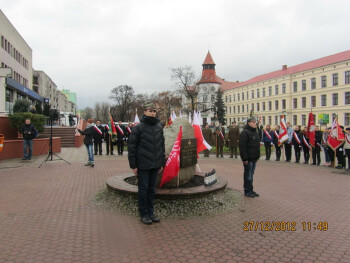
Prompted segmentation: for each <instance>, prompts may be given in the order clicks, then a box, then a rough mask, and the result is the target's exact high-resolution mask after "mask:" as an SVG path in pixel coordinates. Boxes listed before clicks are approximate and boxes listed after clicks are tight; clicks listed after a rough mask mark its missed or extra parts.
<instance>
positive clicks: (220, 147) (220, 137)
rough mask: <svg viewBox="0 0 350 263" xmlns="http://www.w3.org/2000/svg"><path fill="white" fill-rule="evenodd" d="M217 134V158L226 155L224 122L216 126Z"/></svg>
mask: <svg viewBox="0 0 350 263" xmlns="http://www.w3.org/2000/svg"><path fill="white" fill-rule="evenodd" d="M215 130H216V132H215V133H214V134H215V146H216V158H218V157H219V154H220V156H221V157H224V145H225V129H224V128H223V127H222V124H221V123H220V124H219V127H216V129H215Z"/></svg>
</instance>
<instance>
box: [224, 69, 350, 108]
mask: <svg viewBox="0 0 350 263" xmlns="http://www.w3.org/2000/svg"><path fill="white" fill-rule="evenodd" d="M310 81H311V82H310V87H311V89H316V78H311V80H310ZM349 83H350V71H346V72H344V84H349ZM332 84H333V86H338V84H339V82H338V73H334V74H333V75H332ZM325 87H327V76H321V88H325ZM305 90H306V80H305V79H304V80H302V81H301V91H305ZM272 91H273V89H272V86H270V87H268V89H266V88H262V93H261V95H262V97H265V96H266V93H267V94H268V96H272ZM293 92H298V82H297V81H294V82H293ZM285 93H286V84H285V83H283V84H282V87H281V90H280V89H279V85H275V89H274V95H279V94H285ZM236 95H237V97H236ZM255 95H256V98H260V89H257V90H256V92H255V90H252V91H251V97H250V98H251V99H254V98H255ZM236 99H237V101H241V100H244V99H247V100H248V99H249V92H248V91H246V92H241V93H237V94H232V99H231V95H228V96H225V102H226V103H227V102H232V100H233V102H235V101H236Z"/></svg>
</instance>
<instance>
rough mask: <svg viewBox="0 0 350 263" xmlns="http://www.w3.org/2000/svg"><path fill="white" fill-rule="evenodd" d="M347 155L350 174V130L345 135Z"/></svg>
mask: <svg viewBox="0 0 350 263" xmlns="http://www.w3.org/2000/svg"><path fill="white" fill-rule="evenodd" d="M344 151H345V155H346V157H347V158H348V169H346V170H347V171H348V172H350V128H349V127H348V128H346V133H345V144H344Z"/></svg>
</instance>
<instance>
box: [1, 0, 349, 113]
mask: <svg viewBox="0 0 350 263" xmlns="http://www.w3.org/2000/svg"><path fill="white" fill-rule="evenodd" d="M0 8H1V9H2V11H3V12H4V13H5V15H6V16H7V17H8V19H9V20H10V21H11V22H12V24H13V25H14V26H15V27H16V29H17V30H18V31H19V33H20V34H21V35H22V36H23V38H24V39H25V40H26V42H27V43H28V44H29V46H30V47H31V48H32V50H33V67H34V69H37V70H43V71H45V72H46V73H47V74H48V75H49V76H50V77H51V79H52V80H53V81H54V82H55V83H56V85H57V86H58V88H59V89H70V90H71V91H74V92H76V93H77V97H78V107H79V108H83V107H86V106H92V107H93V105H94V104H95V103H96V102H103V101H107V100H108V96H109V93H110V90H111V89H112V88H114V87H117V86H119V85H121V84H128V85H131V86H132V87H133V88H134V89H135V91H136V92H137V93H152V92H154V91H164V90H170V89H175V88H174V84H173V83H172V82H171V80H170V71H169V68H170V67H177V66H182V65H191V66H192V67H193V69H194V71H195V73H196V75H197V77H199V76H200V74H201V69H202V66H201V65H202V63H203V61H204V58H205V56H206V54H207V52H208V49H209V50H210V52H211V54H212V56H213V59H214V61H215V63H216V73H217V75H218V76H220V77H221V78H225V79H226V80H227V81H236V80H239V81H245V80H248V79H250V78H252V77H254V76H257V75H260V74H264V73H268V72H271V71H274V70H278V69H280V68H281V66H282V65H283V64H287V65H288V66H293V65H296V64H299V63H302V62H306V61H309V60H313V59H317V58H320V57H324V56H327V55H331V54H335V53H338V52H341V51H345V50H349V49H350V34H349V25H350V15H349V10H350V1H349V0H343V1H340V0H332V1H331V0H293V1H290V0H288V1H287V0H286V1H285V0H280V1H278V0H255V1H253V0H241V1H240V0H234V1H233V0H232V1H229V0H227V1H224V0H215V1H214V0H198V1H194V0H176V1H175V0H173V1H170V0H157V1H156V0H128V1H121V0H100V1H96V0H11V1H9V0H0Z"/></svg>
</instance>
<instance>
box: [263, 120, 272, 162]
mask: <svg viewBox="0 0 350 263" xmlns="http://www.w3.org/2000/svg"><path fill="white" fill-rule="evenodd" d="M272 136H273V133H272V131H271V126H270V125H269V124H267V125H266V127H265V129H263V135H262V141H263V143H264V146H265V153H266V159H265V160H267V161H269V160H270V156H271V145H272V143H273V138H272Z"/></svg>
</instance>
